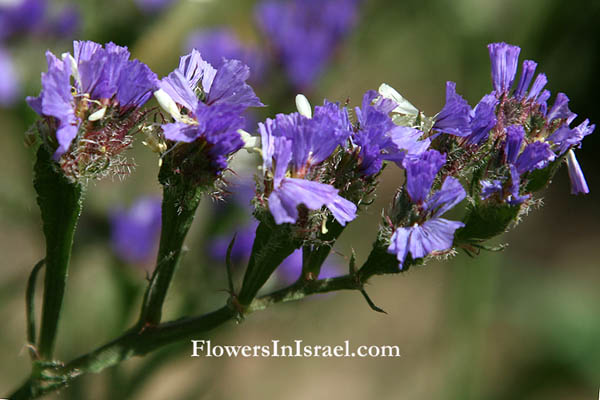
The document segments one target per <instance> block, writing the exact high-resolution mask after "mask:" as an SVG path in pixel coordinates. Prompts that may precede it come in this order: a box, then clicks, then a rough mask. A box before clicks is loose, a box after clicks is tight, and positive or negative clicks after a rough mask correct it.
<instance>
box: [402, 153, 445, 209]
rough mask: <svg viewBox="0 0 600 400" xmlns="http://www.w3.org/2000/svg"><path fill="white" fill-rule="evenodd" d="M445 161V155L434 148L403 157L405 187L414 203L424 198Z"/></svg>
mask: <svg viewBox="0 0 600 400" xmlns="http://www.w3.org/2000/svg"><path fill="white" fill-rule="evenodd" d="M445 162H446V155H444V154H441V153H439V152H438V151H436V150H428V151H426V152H424V153H423V154H421V155H420V156H419V157H407V158H405V159H404V163H403V165H404V168H405V169H406V189H407V190H408V194H409V195H410V198H411V200H412V201H413V202H414V203H421V202H423V201H424V200H425V198H426V197H427V195H428V194H429V190H430V189H431V185H432V184H433V180H434V179H435V176H436V175H437V173H438V171H439V170H440V168H441V167H442V165H444V163H445Z"/></svg>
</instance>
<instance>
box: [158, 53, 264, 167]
mask: <svg viewBox="0 0 600 400" xmlns="http://www.w3.org/2000/svg"><path fill="white" fill-rule="evenodd" d="M249 74H250V71H249V69H248V67H247V66H246V65H244V64H242V63H241V62H240V61H237V60H224V62H223V64H222V66H221V67H220V68H219V69H218V70H215V69H214V68H213V67H212V66H211V65H210V64H209V63H207V62H206V61H204V60H203V59H202V57H201V56H200V53H199V52H198V51H196V50H192V52H191V53H190V54H188V55H186V56H183V57H181V59H180V62H179V67H178V68H177V69H176V70H175V71H173V72H171V73H170V74H169V75H168V76H167V77H165V78H163V79H162V80H161V81H160V84H159V86H160V90H159V91H158V92H157V93H155V95H156V97H157V99H158V100H159V102H161V105H162V106H163V108H165V109H166V110H167V111H168V112H169V113H170V114H171V115H172V116H173V117H174V119H175V120H176V121H175V122H173V123H169V124H164V125H162V129H163V132H164V135H165V138H167V139H169V140H172V141H176V142H184V143H191V142H194V141H196V140H199V139H201V140H205V141H206V142H207V143H208V145H209V147H208V152H209V155H210V158H211V162H212V164H213V165H214V166H215V167H216V168H217V170H222V169H224V168H226V167H227V157H228V156H229V155H231V154H232V153H234V152H236V151H237V150H239V149H241V148H242V147H243V145H244V142H243V141H242V139H241V137H240V134H239V133H238V132H237V130H238V129H240V128H242V127H243V126H244V117H243V115H242V114H243V112H244V111H245V110H246V108H247V107H259V106H263V104H262V103H261V102H260V100H259V99H258V97H256V95H255V94H254V91H253V90H252V88H251V87H250V86H249V85H248V84H247V83H246V79H248V76H249ZM196 88H198V89H200V90H201V97H202V100H203V101H201V99H200V98H198V96H197V95H196V92H195V90H196ZM171 102H174V103H176V105H172V106H171V105H170V103H171ZM179 107H181V108H183V109H184V110H185V113H184V115H182V114H181V113H180V110H179Z"/></svg>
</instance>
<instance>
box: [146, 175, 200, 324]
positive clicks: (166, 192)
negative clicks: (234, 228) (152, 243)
mask: <svg viewBox="0 0 600 400" xmlns="http://www.w3.org/2000/svg"><path fill="white" fill-rule="evenodd" d="M200 199H201V191H200V190H199V189H197V188H193V187H192V188H182V187H180V186H178V185H164V187H163V203H162V228H161V234H160V245H159V249H158V257H157V260H156V268H155V269H154V273H153V274H152V278H151V280H150V284H149V285H148V288H147V290H146V293H145V295H144V302H143V303H142V311H141V315H140V320H139V324H140V326H144V325H156V324H158V323H159V322H160V320H161V316H162V307H163V303H164V301H165V297H166V296H167V291H168V289H169V286H170V284H171V280H172V279H173V275H174V273H175V269H176V268H177V265H178V264H179V260H180V259H181V253H182V247H183V241H184V240H185V237H186V235H187V233H188V231H189V229H190V226H191V225H192V222H193V220H194V215H195V213H196V209H197V208H198V205H199V204H200Z"/></svg>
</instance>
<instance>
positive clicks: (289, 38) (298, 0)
mask: <svg viewBox="0 0 600 400" xmlns="http://www.w3.org/2000/svg"><path fill="white" fill-rule="evenodd" d="M357 6H358V0H289V1H273V0H266V1H263V2H261V3H259V4H258V6H257V8H256V19H257V21H258V24H259V26H260V28H261V29H262V30H263V32H264V33H265V34H266V35H267V36H268V38H269V40H270V42H271V44H272V45H273V48H274V50H275V52H276V54H277V56H278V58H279V59H280V60H281V63H282V64H283V67H284V69H285V72H286V73H287V75H288V78H289V79H290V81H291V82H292V84H293V85H294V86H295V87H296V88H297V89H299V90H303V89H309V88H310V87H313V86H314V84H315V80H316V79H317V78H318V76H319V75H320V74H321V72H322V71H323V69H324V68H325V65H326V63H327V62H328V61H329V59H330V58H331V54H332V53H333V51H334V50H335V48H336V47H337V46H338V44H339V43H340V42H341V40H342V39H343V38H344V37H345V36H346V35H347V34H348V33H349V31H350V30H351V29H352V27H353V26H354V24H355V22H356V19H357V8H358V7H357Z"/></svg>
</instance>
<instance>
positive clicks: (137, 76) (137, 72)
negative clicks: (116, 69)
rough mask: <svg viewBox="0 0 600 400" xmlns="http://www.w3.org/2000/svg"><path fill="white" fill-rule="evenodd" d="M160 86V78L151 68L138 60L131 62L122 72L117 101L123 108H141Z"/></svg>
mask: <svg viewBox="0 0 600 400" xmlns="http://www.w3.org/2000/svg"><path fill="white" fill-rule="evenodd" d="M157 86H158V78H157V77H156V74H155V73H154V72H152V71H151V70H150V68H149V67H148V66H147V65H146V64H143V63H141V62H139V61H138V60H134V61H130V62H128V63H127V65H126V66H125V67H124V68H123V70H122V71H121V74H120V76H119V81H118V87H119V90H118V92H117V101H118V102H119V105H120V106H121V108H129V107H135V108H138V107H141V106H143V105H144V104H145V103H146V102H147V101H148V100H149V99H150V97H151V96H152V92H153V91H154V90H156V88H157Z"/></svg>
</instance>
